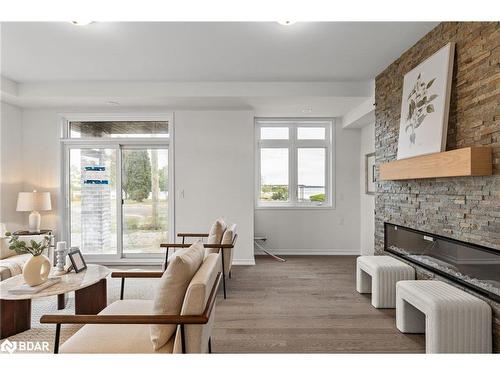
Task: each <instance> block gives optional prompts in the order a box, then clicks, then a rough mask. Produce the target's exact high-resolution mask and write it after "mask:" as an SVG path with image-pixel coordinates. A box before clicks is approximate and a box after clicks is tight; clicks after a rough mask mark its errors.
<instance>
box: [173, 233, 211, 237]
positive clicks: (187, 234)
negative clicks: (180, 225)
mask: <svg viewBox="0 0 500 375" xmlns="http://www.w3.org/2000/svg"><path fill="white" fill-rule="evenodd" d="M208 236H209V234H208V233H185V232H182V233H177V237H187V238H195V237H208Z"/></svg>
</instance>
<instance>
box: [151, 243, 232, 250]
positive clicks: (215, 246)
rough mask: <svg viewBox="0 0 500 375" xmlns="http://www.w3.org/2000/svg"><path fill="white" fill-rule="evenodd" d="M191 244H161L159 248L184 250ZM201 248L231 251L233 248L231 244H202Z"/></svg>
mask: <svg viewBox="0 0 500 375" xmlns="http://www.w3.org/2000/svg"><path fill="white" fill-rule="evenodd" d="M191 245H192V243H162V244H160V247H167V248H186V247H190V246H191ZM203 247H204V248H205V249H232V248H233V247H234V245H233V244H208V243H204V244H203Z"/></svg>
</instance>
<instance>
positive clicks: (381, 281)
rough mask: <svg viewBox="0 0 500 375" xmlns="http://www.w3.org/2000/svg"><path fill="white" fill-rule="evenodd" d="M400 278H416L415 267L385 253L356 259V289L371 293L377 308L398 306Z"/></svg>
mask: <svg viewBox="0 0 500 375" xmlns="http://www.w3.org/2000/svg"><path fill="white" fill-rule="evenodd" d="M400 280H415V270H414V269H413V267H410V266H409V265H407V264H406V263H403V262H401V261H399V260H397V259H395V258H393V257H390V256H385V255H380V256H366V255H363V256H360V257H358V258H357V259H356V290H357V291H358V292H359V293H371V294H372V305H373V306H374V307H376V308H382V309H383V308H392V309H393V308H395V307H396V283H397V282H398V281H400Z"/></svg>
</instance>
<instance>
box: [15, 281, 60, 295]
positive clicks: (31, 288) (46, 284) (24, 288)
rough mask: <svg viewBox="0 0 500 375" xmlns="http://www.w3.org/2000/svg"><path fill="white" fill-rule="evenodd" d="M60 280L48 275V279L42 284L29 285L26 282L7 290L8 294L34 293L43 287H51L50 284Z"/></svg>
mask: <svg viewBox="0 0 500 375" xmlns="http://www.w3.org/2000/svg"><path fill="white" fill-rule="evenodd" d="M60 281H61V278H60V277H49V279H48V280H47V281H46V282H44V283H43V284H40V285H36V286H29V285H27V284H23V285H20V286H17V287H15V288H12V289H10V290H9V293H10V294H36V293H38V292H40V291H42V290H44V289H47V288H49V287H51V286H52V285H55V284H57V283H58V282H60Z"/></svg>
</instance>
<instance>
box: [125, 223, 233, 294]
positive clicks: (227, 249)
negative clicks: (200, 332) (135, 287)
mask: <svg viewBox="0 0 500 375" xmlns="http://www.w3.org/2000/svg"><path fill="white" fill-rule="evenodd" d="M177 237H181V238H182V243H180V244H178V243H163V244H161V245H160V246H161V247H164V248H166V252H165V267H166V266H167V264H168V260H169V250H170V248H172V249H177V248H185V247H189V246H191V244H187V243H186V238H207V241H206V243H205V244H204V247H205V249H206V254H210V253H221V262H222V264H223V265H224V266H223V267H222V288H223V290H224V299H226V297H227V292H226V276H229V278H231V267H232V262H233V249H234V246H235V244H236V239H237V238H238V234H237V233H236V224H233V225H231V226H230V227H229V228H228V226H227V225H226V223H225V222H224V220H223V219H217V220H216V221H215V222H214V223H213V224H212V228H211V229H210V232H209V233H189V232H181V233H177ZM122 293H123V288H122Z"/></svg>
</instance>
